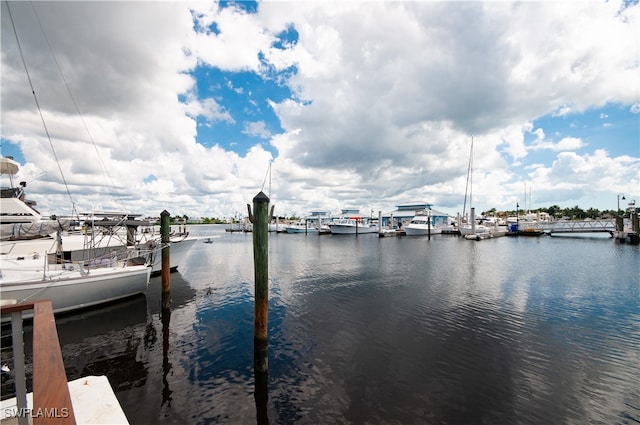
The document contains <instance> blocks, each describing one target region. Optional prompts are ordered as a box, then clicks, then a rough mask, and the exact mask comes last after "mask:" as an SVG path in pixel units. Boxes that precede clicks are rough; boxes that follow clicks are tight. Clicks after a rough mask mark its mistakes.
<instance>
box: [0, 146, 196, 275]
mask: <svg viewBox="0 0 640 425" xmlns="http://www.w3.org/2000/svg"><path fill="white" fill-rule="evenodd" d="M18 171H19V164H18V163H17V162H16V161H14V160H13V159H11V158H7V157H2V158H0V175H1V176H2V177H3V180H4V179H5V178H6V179H7V180H8V186H6V187H5V186H3V187H2V189H1V193H2V197H1V198H0V211H1V212H2V214H0V253H1V254H11V255H16V256H24V255H30V254H33V253H37V254H45V253H46V254H52V255H56V256H57V257H58V259H59V260H65V261H88V260H89V259H91V258H93V257H97V256H103V255H107V254H110V253H113V252H118V253H120V256H123V254H122V252H124V251H127V250H129V251H132V252H131V253H129V254H128V256H129V257H132V256H135V257H138V256H143V257H146V258H147V262H148V263H149V264H150V265H151V267H152V270H151V272H152V273H153V274H156V273H160V271H161V270H162V251H161V249H162V245H161V243H160V240H161V238H160V235H159V234H157V233H154V232H151V231H145V232H138V229H139V228H144V229H149V228H151V226H150V223H149V222H146V221H142V220H137V219H136V218H137V216H136V215H133V214H127V213H122V212H118V213H100V214H95V213H91V214H86V215H85V216H84V217H83V218H82V219H80V218H79V217H76V218H74V219H71V218H57V219H55V220H48V219H44V218H43V217H42V216H41V214H40V212H39V211H38V210H36V209H35V205H36V203H35V202H33V201H30V200H28V199H26V197H25V187H26V184H25V183H20V184H16V183H15V181H14V179H15V176H16V175H17V174H18ZM72 222H76V223H78V224H81V225H82V228H83V229H84V230H83V231H77V232H71V231H70V230H71V223H72ZM169 241H170V245H169V250H170V251H169V264H170V269H171V270H172V271H175V270H176V269H177V268H178V266H179V265H180V264H181V263H182V262H183V261H184V258H185V256H186V255H187V253H188V251H189V250H190V249H191V247H192V246H193V245H194V243H195V241H196V238H191V237H189V236H188V234H187V233H182V234H181V233H178V234H174V235H171V236H170V238H169Z"/></svg>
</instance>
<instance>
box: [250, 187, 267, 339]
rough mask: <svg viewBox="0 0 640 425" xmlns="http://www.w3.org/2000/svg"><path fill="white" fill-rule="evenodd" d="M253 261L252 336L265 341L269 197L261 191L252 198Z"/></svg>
mask: <svg viewBox="0 0 640 425" xmlns="http://www.w3.org/2000/svg"><path fill="white" fill-rule="evenodd" d="M253 262H254V265H253V266H254V278H255V306H254V326H253V336H254V339H256V340H258V341H266V340H267V326H268V316H269V307H268V305H269V197H268V196H267V195H265V194H264V193H263V192H260V193H258V194H257V195H256V196H255V197H254V198H253Z"/></svg>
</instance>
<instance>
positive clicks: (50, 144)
mask: <svg viewBox="0 0 640 425" xmlns="http://www.w3.org/2000/svg"><path fill="white" fill-rule="evenodd" d="M3 3H5V2H3ZM6 4H7V12H8V13H9V20H10V21H11V28H12V29H13V34H14V36H15V37H16V43H17V46H18V52H20V59H21V60H22V66H24V71H25V73H26V74H27V80H29V87H30V88H31V94H32V95H33V100H34V101H35V102H36V108H38V113H39V114H40V120H41V121H42V125H43V127H44V131H45V133H46V135H47V139H48V140H49V146H51V151H52V152H53V156H54V158H55V159H56V164H57V165H58V170H59V171H60V176H61V177H62V181H63V182H64V187H65V189H66V191H67V195H68V196H69V199H70V200H71V205H72V208H73V214H75V215H77V214H78V213H77V211H76V204H75V202H74V201H73V197H72V196H71V192H70V191H69V185H68V184H67V179H66V178H65V177H64V173H63V172H62V167H61V166H60V161H59V160H58V155H57V154H56V150H55V148H54V147H53V141H52V140H51V134H50V133H49V128H48V127H47V123H46V122H45V120H44V116H43V115H42V109H41V108H40V102H38V96H36V91H35V89H34V87H33V82H32V81H31V74H29V69H28V68H27V62H26V60H25V59H24V53H23V52H22V45H21V44H20V39H19V38H18V31H17V30H16V25H15V23H14V21H13V14H12V13H11V7H10V6H9V2H6Z"/></svg>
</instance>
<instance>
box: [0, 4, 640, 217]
mask: <svg viewBox="0 0 640 425" xmlns="http://www.w3.org/2000/svg"><path fill="white" fill-rule="evenodd" d="M10 6H11V8H12V14H13V15H14V18H15V23H16V25H17V29H18V33H19V36H20V37H21V43H22V45H23V49H24V52H25V60H26V61H27V64H28V67H29V69H30V71H31V72H32V75H31V76H32V80H33V82H34V89H35V91H36V93H37V95H38V99H39V102H40V105H41V108H42V110H43V113H44V116H45V118H46V119H47V120H48V121H49V122H51V123H52V124H51V128H50V130H51V135H52V137H53V145H54V146H55V149H56V152H57V154H58V157H59V159H60V164H61V165H60V167H61V169H62V170H63V172H64V174H65V177H67V179H68V181H69V183H70V184H71V190H72V191H73V192H72V193H74V194H75V195H76V196H77V197H78V200H77V202H78V203H82V204H83V205H84V206H85V208H91V206H92V205H97V204H100V205H102V204H105V201H104V199H105V194H117V195H118V196H115V197H114V199H122V201H123V202H124V201H126V207H127V209H128V210H134V211H142V212H145V213H149V214H154V213H157V211H161V210H162V209H164V208H165V206H167V208H175V210H174V211H175V213H178V214H187V215H196V216H199V215H206V216H224V215H229V214H230V213H232V212H235V211H237V210H242V209H243V205H244V204H245V203H246V201H247V200H249V199H251V198H252V197H253V196H254V195H255V193H256V192H257V190H258V189H259V188H260V185H261V184H262V182H263V180H264V173H265V171H266V169H267V167H268V164H269V163H270V162H272V165H273V170H274V178H273V192H274V194H273V195H274V199H277V202H278V203H279V205H280V208H282V210H285V211H286V210H287V209H291V210H294V209H295V210H297V211H301V210H304V208H306V207H309V209H311V207H312V206H313V207H317V208H321V209H327V208H336V209H337V208H340V207H344V206H345V205H350V206H361V207H362V208H363V210H368V209H369V208H371V207H373V208H375V209H376V210H377V209H386V208H392V207H393V205H395V204H398V203H402V202H405V201H406V200H407V199H425V200H427V201H429V202H433V203H435V204H436V205H438V206H445V207H448V208H451V209H452V210H454V209H455V208H458V207H459V206H460V204H461V203H462V201H463V197H464V191H465V187H464V186H465V181H466V178H465V177H466V172H467V164H468V159H469V146H470V141H471V137H472V136H473V137H474V140H475V153H474V164H475V167H476V169H477V172H478V177H477V179H476V181H477V182H478V188H477V193H478V196H479V199H484V200H485V201H486V202H487V203H491V204H493V205H489V206H496V207H500V206H501V205H511V203H513V202H512V201H513V200H514V195H513V194H514V193H519V192H520V191H521V190H520V187H521V185H522V181H523V180H528V179H531V180H535V181H536V186H540V187H539V189H538V190H537V192H538V193H539V194H540V196H539V198H540V202H544V201H545V199H546V198H545V196H548V199H553V196H554V195H553V194H554V193H557V191H556V192H554V191H553V188H558V187H560V186H562V185H569V186H570V187H569V188H568V189H571V190H572V189H575V188H577V187H579V188H580V189H581V190H584V191H586V190H588V187H587V186H585V185H584V184H582V185H581V183H580V178H578V177H579V176H585V175H586V176H588V177H589V178H593V179H594V182H593V183H590V184H595V182H600V183H602V182H608V183H609V184H612V182H614V181H615V182H616V183H615V186H616V188H618V189H619V190H624V191H625V192H629V191H630V190H629V188H630V187H631V188H632V189H633V186H632V184H633V182H636V183H637V180H638V176H637V173H634V172H633V171H630V170H634V168H633V167H634V166H635V167H636V168H635V169H636V170H637V169H638V167H637V158H636V157H634V156H631V157H621V156H612V155H610V154H609V153H608V151H607V150H605V149H602V146H598V145H595V144H592V143H593V142H591V140H590V139H585V138H583V137H580V136H578V135H576V134H571V133H570V132H568V134H563V135H562V136H561V137H560V138H559V140H557V139H555V136H554V135H555V132H554V131H553V130H552V129H547V128H544V127H542V126H536V125H534V122H536V120H538V119H539V118H540V117H544V116H562V117H569V116H575V115H576V114H582V113H583V112H585V111H589V110H591V109H597V108H599V107H602V106H603V105H607V104H619V105H624V106H625V107H626V108H627V110H629V111H631V112H632V113H638V112H639V111H640V108H639V107H638V99H637V93H638V92H639V91H640V87H639V84H640V82H639V81H638V78H637V75H638V60H637V51H638V48H639V46H638V43H639V42H638V37H637V35H638V30H637V28H638V27H640V22H638V16H639V14H638V13H637V10H638V7H639V6H638V5H629V6H628V7H627V8H621V3H620V2H616V1H613V2H601V3H591V2H587V3H583V2H559V3H558V2H556V3H546V2H545V3H538V2H519V3H508V2H487V3H481V2H369V3H360V2H337V3H336V2H328V3H327V2H263V3H259V5H258V11H257V13H248V12H246V11H243V10H241V9H239V8H237V7H234V6H230V7H219V4H218V3H215V2H201V1H198V2H192V3H190V2H97V3H96V2H72V3H65V2H38V3H21V2H11V3H10ZM5 8H6V2H5V3H3V13H2V96H1V97H2V137H3V143H4V141H10V142H11V143H14V144H16V145H18V146H19V147H20V149H21V151H22V153H23V154H24V157H25V161H26V163H27V164H25V172H27V171H29V172H34V171H36V170H42V171H46V173H47V174H46V176H47V177H46V179H47V180H46V181H44V182H43V186H42V187H40V188H37V187H34V190H35V192H34V193H35V195H36V196H38V195H40V196H42V201H44V194H47V197H46V201H47V203H49V204H51V212H53V213H55V212H56V210H57V209H59V208H60V209H61V206H62V205H66V203H67V202H66V201H65V200H64V199H63V198H64V196H63V195H64V193H65V192H66V191H65V190H64V189H63V187H62V186H61V180H62V179H61V177H59V172H58V170H57V165H56V164H54V163H53V162H52V161H51V148H50V142H49V140H47V138H46V135H45V134H44V131H43V129H42V124H41V122H39V118H38V113H37V110H36V108H35V107H34V100H33V96H32V95H31V91H30V88H29V87H28V82H27V80H26V78H25V76H24V68H23V67H22V64H21V62H20V56H19V54H18V51H17V46H16V44H15V40H14V37H13V35H12V31H11V26H10V23H9V21H8V18H7V13H4V12H5V10H6V9H5ZM34 10H35V11H36V13H37V14H38V17H39V19H40V20H41V21H42V24H43V28H44V30H45V32H46V36H47V39H48V40H49V42H50V45H51V46H52V48H53V49H54V51H55V56H56V59H57V61H58V62H59V65H60V69H61V72H62V74H63V75H64V76H65V79H66V80H67V83H68V87H69V90H67V87H65V85H64V84H61V83H60V74H59V73H58V72H57V69H56V66H53V65H52V62H51V52H50V51H49V50H48V47H47V45H46V43H43V38H42V34H40V33H39V31H38V30H36V29H35V28H37V26H36V25H34V22H36V21H35V20H34ZM584 28H589V29H590V30H589V31H586V32H585V31H584ZM283 31H292V32H295V33H296V36H297V39H296V41H295V42H291V43H282V44H281V45H278V46H276V41H277V40H278V35H279V34H281V33H282V32H283ZM12 40H13V41H12ZM214 68H215V69H216V70H220V71H221V72H229V73H239V72H246V73H251V74H252V75H256V76H258V77H259V78H262V79H265V80H266V79H273V80H275V81H277V82H278V84H280V85H282V87H284V88H286V90H287V91H288V92H289V93H290V95H289V96H285V97H284V99H282V98H281V100H277V101H274V100H270V101H268V104H269V105H270V106H271V108H272V109H271V111H269V112H270V113H272V114H275V116H276V118H277V124H278V125H279V128H281V129H282V132H281V133H278V134H272V133H271V131H273V130H270V129H273V128H275V127H271V126H269V125H268V123H267V121H266V119H263V118H262V117H260V116H241V115H239V114H237V113H236V114H237V115H233V114H232V112H231V109H230V106H229V104H228V103H226V99H223V98H219V97H211V96H209V97H204V96H202V95H201V94H200V93H199V92H200V91H201V89H200V87H204V86H202V84H207V86H219V87H227V83H228V82H229V81H228V80H227V81H225V80H224V79H220V80H219V81H206V82H203V81H198V80H197V78H196V73H195V72H194V71H195V70H197V69H214ZM285 70H286V71H287V72H283V73H279V72H280V71H285ZM232 88H233V90H234V93H236V94H238V95H245V96H249V97H253V98H255V96H260V95H261V94H259V93H256V92H249V91H248V90H247V88H246V87H233V86H232ZM69 92H71V93H72V94H73V97H74V99H75V101H76V102H77V105H78V107H79V109H80V110H81V111H82V114H83V116H84V118H85V119H86V122H87V127H88V128H89V130H90V133H91V135H92V137H89V136H88V135H87V131H86V129H85V128H84V125H83V124H82V122H81V121H77V120H76V119H75V118H77V112H76V111H75V108H74V107H73V102H71V101H70V99H69V97H70V93H69ZM257 109H258V108H253V113H256V111H257ZM609 120H610V118H609ZM221 122H222V123H226V124H234V123H236V122H237V123H242V130H241V131H242V132H243V133H244V135H245V136H248V137H253V138H254V140H255V146H254V147H253V148H252V149H249V150H248V153H247V154H246V155H242V156H241V155H239V154H237V153H236V152H233V151H231V150H225V149H223V148H221V147H220V146H213V147H205V146H203V145H202V144H201V143H200V141H199V140H198V130H199V127H198V125H201V126H202V125H204V126H213V125H215V124H217V123H221ZM54 123H55V124H54ZM636 131H637V130H636ZM549 134H551V135H552V136H549ZM92 138H93V140H91V139H92ZM531 138H533V141H531ZM585 140H589V144H587V143H586V142H585ZM265 141H268V146H269V148H272V149H275V154H272V153H270V152H268V151H266V150H265V149H264V148H263V147H262V143H264V142H265ZM541 152H550V153H552V154H554V155H556V156H554V157H552V162H548V163H540V165H539V166H536V167H535V168H533V169H526V166H527V165H530V163H531V160H529V158H528V156H529V155H533V154H535V153H541ZM90 158H91V159H90ZM536 163H538V159H536ZM102 164H104V166H102ZM621 164H624V167H621ZM630 167H631V168H630ZM104 169H107V170H109V176H110V178H107V179H106V182H105V178H104V177H103V176H104V174H105V173H104ZM150 173H152V174H153V175H154V176H156V178H155V179H152V180H150V179H148V176H149V175H150ZM527 173H528V174H527ZM109 180H111V181H112V182H111V183H110V182H109ZM620 182H625V183H624V184H625V185H627V186H624V185H623V184H622V183H620ZM44 183H46V184H44ZM34 186H35V185H34ZM608 187H612V186H608ZM633 190H636V191H637V185H636V186H635V189H633ZM474 191H475V189H474ZM57 193H60V194H62V195H60V197H58V195H55V194H57ZM572 196H573V195H572ZM42 203H44V202H41V204H42ZM311 204H313V205H311ZM174 211H172V212H174Z"/></svg>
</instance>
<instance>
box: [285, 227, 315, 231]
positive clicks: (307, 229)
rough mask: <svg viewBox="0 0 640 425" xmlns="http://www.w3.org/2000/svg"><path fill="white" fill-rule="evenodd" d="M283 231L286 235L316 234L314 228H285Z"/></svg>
mask: <svg viewBox="0 0 640 425" xmlns="http://www.w3.org/2000/svg"><path fill="white" fill-rule="evenodd" d="M285 229H286V231H287V233H318V229H316V228H315V227H307V228H304V227H301V226H287V227H285Z"/></svg>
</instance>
